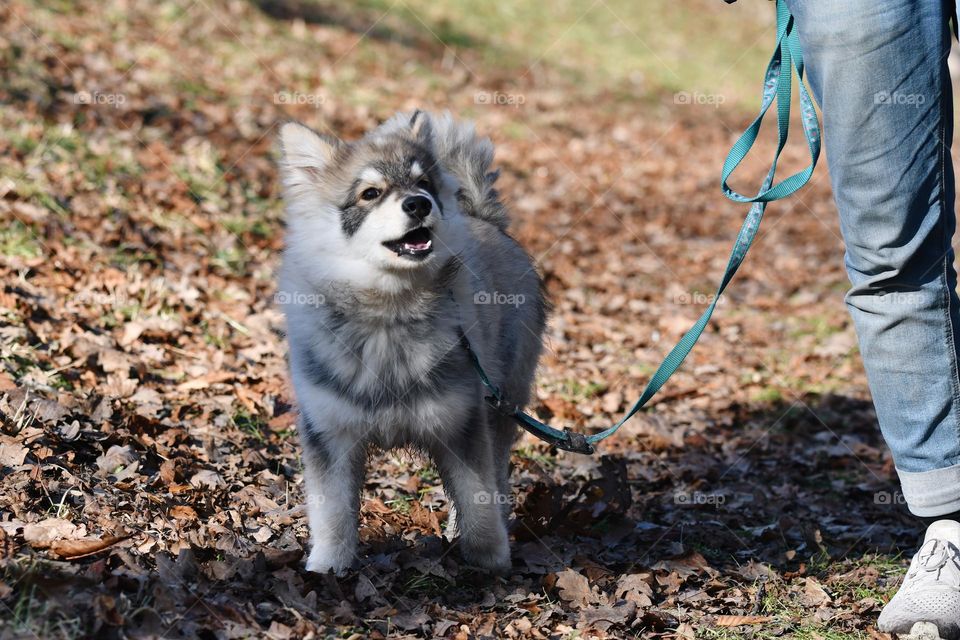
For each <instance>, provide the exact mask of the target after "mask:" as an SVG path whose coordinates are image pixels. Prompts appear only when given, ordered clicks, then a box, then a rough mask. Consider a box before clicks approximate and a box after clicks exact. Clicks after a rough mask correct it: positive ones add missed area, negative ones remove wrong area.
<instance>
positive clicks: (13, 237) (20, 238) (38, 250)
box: [0, 220, 43, 258]
mask: <svg viewBox="0 0 960 640" xmlns="http://www.w3.org/2000/svg"><path fill="white" fill-rule="evenodd" d="M0 254H3V255H5V256H11V257H18V258H38V257H40V256H41V255H43V245H42V244H41V243H40V240H39V239H38V238H37V235H36V234H35V233H34V231H33V230H32V229H31V228H30V227H28V226H27V225H25V224H23V223H22V222H20V221H19V220H14V221H13V222H11V223H9V224H6V225H2V226H0Z"/></svg>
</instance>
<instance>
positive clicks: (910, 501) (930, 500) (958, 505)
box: [897, 464, 960, 518]
mask: <svg viewBox="0 0 960 640" xmlns="http://www.w3.org/2000/svg"><path fill="white" fill-rule="evenodd" d="M897 473H898V474H899V475H900V487H901V488H902V489H903V497H904V499H905V500H906V501H907V507H909V509H910V513H912V514H913V515H915V516H919V517H921V518H936V517H937V516H942V515H947V514H949V513H954V512H956V511H960V464H957V465H954V466H952V467H944V468H943V469H934V470H933V471H920V472H913V471H901V470H900V469H897Z"/></svg>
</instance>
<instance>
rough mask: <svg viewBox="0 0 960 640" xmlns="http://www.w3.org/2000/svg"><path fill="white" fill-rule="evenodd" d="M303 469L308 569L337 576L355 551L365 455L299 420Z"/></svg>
mask: <svg viewBox="0 0 960 640" xmlns="http://www.w3.org/2000/svg"><path fill="white" fill-rule="evenodd" d="M302 424H303V425H304V428H303V430H302V433H301V436H300V438H301V441H302V445H303V450H304V455H303V470H304V480H305V481H306V497H307V518H308V519H309V521H310V555H309V556H308V557H307V563H306V568H307V570H308V571H315V572H317V573H325V572H327V571H331V570H332V571H333V572H334V573H337V574H342V573H343V572H345V571H346V570H347V569H349V568H350V566H351V565H352V564H353V562H354V560H355V558H356V552H357V539H358V533H357V528H358V522H357V518H358V513H359V509H360V490H361V488H362V485H363V473H364V466H365V464H366V451H365V449H364V446H363V444H362V443H360V442H358V441H353V440H350V439H337V438H332V437H329V436H328V434H325V433H323V432H319V431H316V430H315V429H312V428H311V425H310V423H309V421H307V420H303V421H302Z"/></svg>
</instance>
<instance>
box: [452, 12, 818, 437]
mask: <svg viewBox="0 0 960 640" xmlns="http://www.w3.org/2000/svg"><path fill="white" fill-rule="evenodd" d="M794 73H796V76H797V82H798V85H799V91H800V112H801V120H802V122H803V132H804V136H805V137H806V140H807V147H808V148H809V150H810V165H809V166H808V167H807V168H806V169H803V170H802V171H799V172H797V173H795V174H793V175H791V176H790V177H788V178H785V179H784V180H782V181H780V182H778V183H776V184H774V175H775V174H776V171H777V162H778V161H779V159H780V153H781V152H782V151H783V148H784V146H785V145H786V143H787V137H788V134H789V130H790V97H791V90H792V86H791V85H792V76H793V74H794ZM774 101H776V103H777V130H778V143H777V152H776V154H775V155H774V158H773V164H772V166H771V167H770V170H769V171H768V172H767V176H766V178H764V180H763V183H762V186H761V187H760V190H759V191H758V192H757V194H756V195H755V196H752V197H748V196H745V195H742V194H740V193H737V192H736V191H734V190H733V189H732V188H730V186H729V185H728V184H727V179H728V178H729V177H730V175H731V174H732V173H733V172H734V171H735V170H736V168H737V167H738V166H739V165H740V163H741V162H742V161H743V159H744V158H746V157H747V154H748V153H749V152H750V149H751V148H752V147H753V144H754V142H756V140H757V136H758V134H759V133H760V125H761V123H762V122H763V117H764V115H766V113H767V110H768V109H769V108H770V106H771V105H772V104H773V102H774ZM819 156H820V124H819V122H818V121H817V112H816V109H815V108H814V106H813V100H811V98H810V95H809V94H808V93H807V89H806V87H805V86H804V84H803V53H802V52H801V50H800V40H799V38H798V36H797V31H796V28H795V25H794V21H793V16H792V15H791V14H790V10H789V9H787V5H786V3H785V2H784V0H777V47H776V50H775V51H774V53H773V56H772V57H771V58H770V63H769V64H768V65H767V71H766V74H765V76H764V85H763V101H762V102H761V106H760V113H759V115H758V116H757V117H756V119H754V121H753V122H752V123H751V124H750V126H749V127H747V130H746V131H744V132H743V134H741V136H740V138H739V139H738V140H737V141H736V143H734V145H733V147H732V148H731V149H730V153H729V154H727V159H726V160H725V161H724V163H723V170H722V171H721V174H720V186H721V189H722V190H723V194H724V195H725V196H726V197H727V198H729V199H730V200H733V201H735V202H744V203H751V207H750V211H749V212H748V213H747V217H746V219H745V220H744V222H743V225H742V226H741V227H740V232H739V234H738V235H737V241H736V243H735V244H734V246H733V250H732V251H731V252H730V259H729V261H728V262H727V268H726V271H725V272H724V274H723V278H722V279H721V280H720V285H719V286H718V287H717V292H716V294H715V295H714V296H713V299H712V301H711V302H710V305H709V306H708V307H707V308H706V310H705V311H704V312H703V314H702V315H701V316H700V318H699V319H698V320H697V321H696V323H694V325H693V326H692V327H691V328H690V329H689V330H688V331H687V332H686V334H684V336H683V337H682V338H681V339H680V341H679V342H678V343H677V344H676V346H675V347H673V349H672V350H671V351H670V353H669V354H667V357H666V358H664V360H663V362H662V363H660V366H659V368H657V371H656V373H654V374H653V377H652V378H651V379H650V381H649V382H648V383H647V386H646V388H645V389H644V390H643V393H642V394H641V395H640V398H639V399H638V400H637V401H636V403H634V405H633V406H632V407H631V408H630V410H629V411H628V412H627V413H626V415H624V416H623V418H621V419H620V421H619V422H617V423H616V424H615V425H613V426H612V427H609V428H607V429H605V430H603V431H601V432H599V433H595V434H592V435H585V434H582V433H577V432H574V431H570V430H569V429H564V430H560V429H556V428H554V427H551V426H550V425H548V424H544V423H543V422H540V421H539V420H537V419H536V418H534V417H533V416H531V415H529V414H527V413H525V412H524V411H523V410H522V408H521V407H517V406H514V405H511V404H510V403H509V402H508V401H507V399H506V398H505V397H504V395H503V394H502V392H501V391H500V389H499V387H497V386H495V385H494V384H493V383H492V382H491V381H490V378H489V377H488V376H487V374H486V372H485V371H484V369H483V366H482V365H481V364H480V360H479V358H478V357H477V354H476V352H475V351H474V350H473V348H472V347H471V346H470V342H469V340H467V337H466V335H465V334H464V333H463V332H462V331H461V332H460V343H461V345H462V346H463V348H464V349H465V350H466V352H467V354H468V355H469V357H470V360H471V362H472V363H473V367H474V369H476V371H477V374H478V375H479V377H480V382H481V383H482V384H483V386H484V387H485V388H486V389H487V391H489V395H487V396H486V398H485V400H486V401H487V403H488V404H489V405H490V406H491V407H493V409H494V410H496V411H497V412H499V413H501V414H503V415H507V416H510V417H511V418H513V419H514V420H516V421H517V422H518V423H519V424H520V426H521V427H523V428H524V429H526V430H527V431H529V432H530V433H532V434H533V435H535V436H536V437H538V438H540V439H541V440H544V441H546V442H548V443H550V444H552V445H554V446H556V447H557V448H558V449H563V450H565V451H573V452H575V453H588V454H589V453H593V452H594V445H595V444H597V443H598V442H600V441H601V440H604V439H606V438H609V437H610V436H612V435H613V434H614V433H616V432H617V430H618V429H619V428H620V427H622V426H623V425H624V423H625V422H626V421H627V420H629V419H630V418H632V417H633V416H634V415H636V414H637V412H638V411H640V409H642V408H643V407H644V405H646V404H647V402H649V401H650V399H651V398H653V397H654V396H655V395H656V393H657V392H658V391H659V390H660V388H661V387H663V385H664V383H666V381H667V380H669V379H670V376H672V375H673V374H674V373H675V372H676V371H677V369H678V368H680V365H681V364H682V363H683V361H684V359H686V357H687V355H688V354H689V353H690V350H691V349H693V346H694V345H695V344H696V343H697V340H698V339H699V338H700V335H701V334H702V333H703V330H704V329H705V328H706V326H707V323H708V322H709V321H710V317H711V316H712V315H713V312H714V310H715V309H716V307H717V302H718V301H719V300H720V296H721V295H722V294H723V291H724V289H726V288H727V285H728V284H729V283H730V281H731V280H732V279H733V276H734V275H735V274H736V273H737V269H739V268H740V264H741V263H742V262H743V260H744V258H745V257H746V255H747V251H749V250H750V246H751V245H752V244H753V240H754V238H756V235H757V231H758V229H759V228H760V221H761V220H762V219H763V213H764V211H765V210H766V207H767V203H768V202H773V201H775V200H782V199H784V198H786V197H788V196H790V195H791V194H793V193H794V192H795V191H797V190H798V189H800V188H801V187H802V186H804V185H805V184H807V182H808V181H809V180H810V176H811V175H812V174H813V170H814V167H816V165H817V159H818V158H819Z"/></svg>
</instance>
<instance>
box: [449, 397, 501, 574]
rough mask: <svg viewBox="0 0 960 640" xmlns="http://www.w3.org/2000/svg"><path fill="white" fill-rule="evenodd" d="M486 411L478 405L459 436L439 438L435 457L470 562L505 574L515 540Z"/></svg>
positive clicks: (466, 558) (461, 546)
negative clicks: (505, 509)
mask: <svg viewBox="0 0 960 640" xmlns="http://www.w3.org/2000/svg"><path fill="white" fill-rule="evenodd" d="M486 419H487V417H486V407H485V406H483V405H479V406H477V407H475V408H474V409H473V410H472V411H471V413H470V417H469V418H468V420H467V424H465V425H464V428H463V429H461V430H459V432H458V433H459V436H458V437H456V438H451V439H444V440H439V439H438V440H437V441H436V442H435V443H433V444H432V445H431V454H432V455H433V458H434V460H435V461H436V463H437V467H438V468H439V470H440V476H441V478H442V480H443V486H444V490H445V491H446V493H447V495H449V496H451V497H452V499H453V502H454V505H455V507H456V527H457V529H458V532H459V534H460V551H461V553H462V554H463V557H464V559H465V560H466V561H467V562H469V563H470V564H473V565H476V566H478V567H481V568H484V569H488V570H492V571H498V572H505V571H507V570H508V569H509V568H510V542H509V540H508V538H507V527H506V521H505V519H504V517H503V511H502V509H501V505H500V504H499V503H500V502H501V501H502V500H503V496H502V495H501V494H500V490H499V479H498V476H499V472H498V468H497V465H496V461H495V460H494V451H493V443H492V438H491V436H492V433H491V430H490V429H489V428H487V425H486V423H485V421H486Z"/></svg>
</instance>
